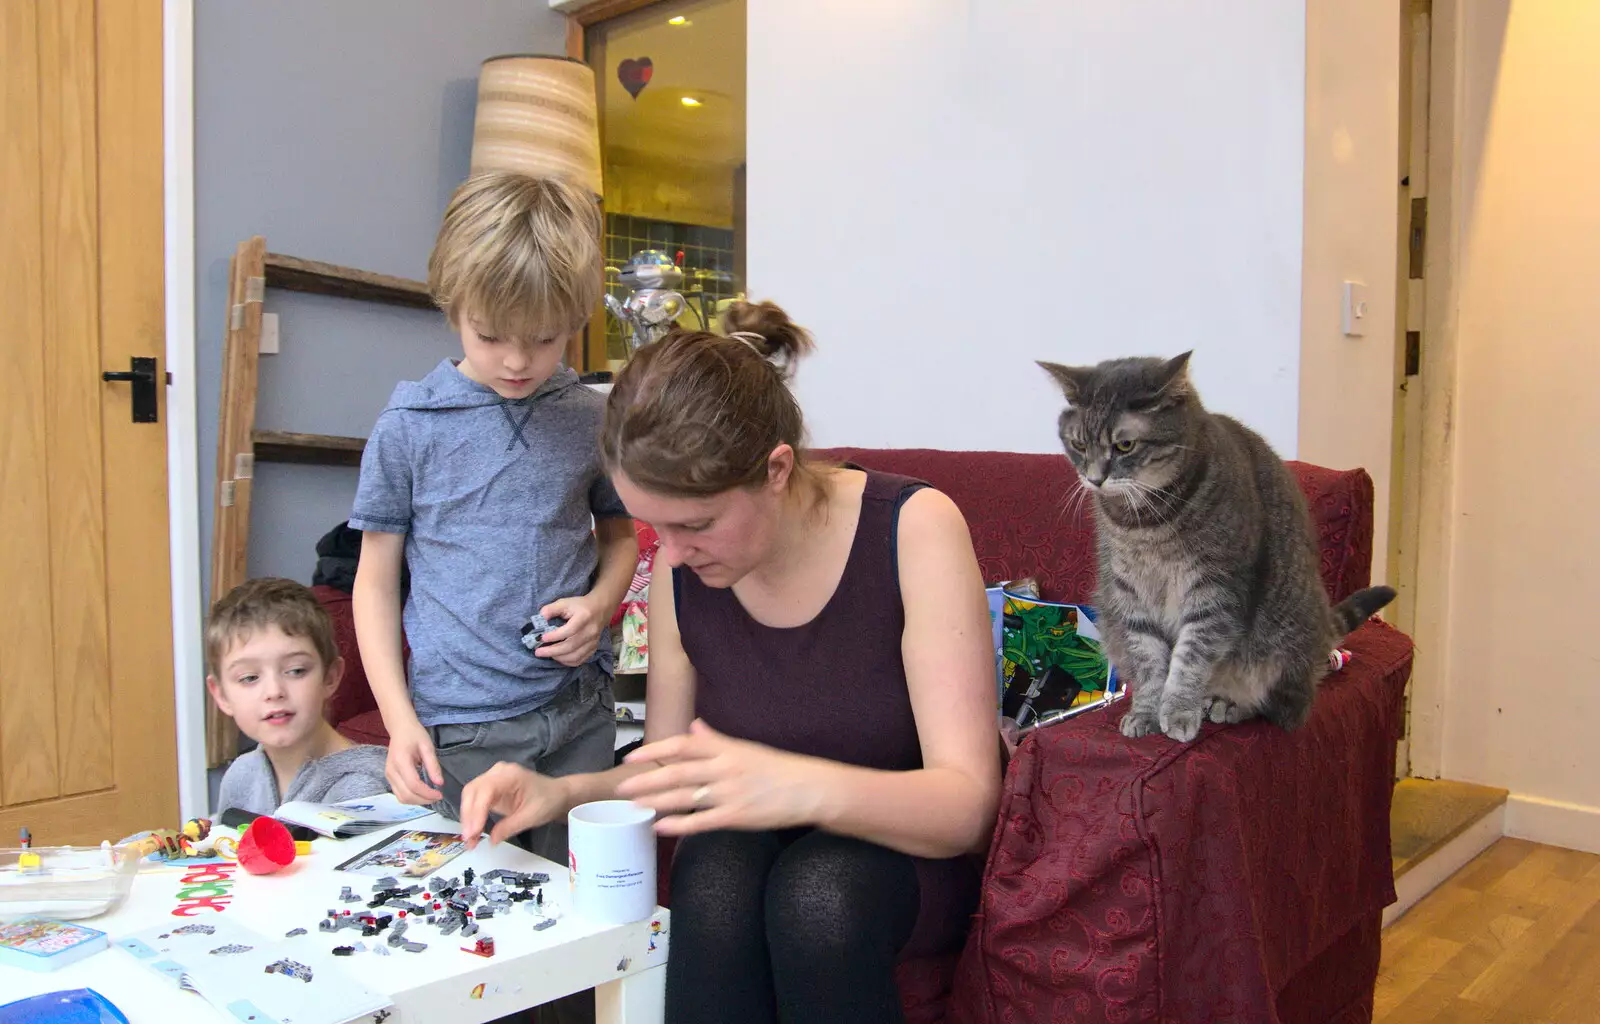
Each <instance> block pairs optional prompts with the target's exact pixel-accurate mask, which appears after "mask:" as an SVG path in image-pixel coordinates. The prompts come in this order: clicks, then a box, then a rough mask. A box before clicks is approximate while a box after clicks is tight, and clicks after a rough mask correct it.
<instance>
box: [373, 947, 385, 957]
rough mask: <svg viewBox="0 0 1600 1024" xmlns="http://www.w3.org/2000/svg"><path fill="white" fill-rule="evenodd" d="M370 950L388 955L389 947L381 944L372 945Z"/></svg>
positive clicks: (381, 954) (380, 954)
mask: <svg viewBox="0 0 1600 1024" xmlns="http://www.w3.org/2000/svg"><path fill="white" fill-rule="evenodd" d="M372 951H373V952H374V953H376V954H378V955H379V956H388V955H389V947H388V946H383V945H378V946H373V947H372Z"/></svg>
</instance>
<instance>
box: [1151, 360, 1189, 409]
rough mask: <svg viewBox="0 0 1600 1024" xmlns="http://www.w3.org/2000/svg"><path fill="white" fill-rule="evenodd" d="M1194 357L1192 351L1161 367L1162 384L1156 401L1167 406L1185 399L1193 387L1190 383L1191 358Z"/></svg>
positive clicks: (1157, 389) (1158, 389)
mask: <svg viewBox="0 0 1600 1024" xmlns="http://www.w3.org/2000/svg"><path fill="white" fill-rule="evenodd" d="M1192 355H1194V351H1193V350H1192V349H1191V350H1190V351H1188V352H1185V353H1183V354H1182V355H1176V356H1173V357H1172V358H1171V359H1168V360H1167V361H1166V363H1165V364H1164V365H1163V366H1162V367H1161V373H1160V375H1159V380H1160V383H1159V385H1158V386H1157V388H1156V400H1157V401H1158V402H1159V403H1160V404H1162V405H1167V404H1170V403H1172V402H1176V401H1177V400H1179V399H1181V398H1185V397H1187V396H1188V395H1189V393H1190V392H1191V391H1193V390H1194V388H1193V386H1192V385H1191V384H1190V383H1189V357H1190V356H1192Z"/></svg>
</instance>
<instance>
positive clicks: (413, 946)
mask: <svg viewBox="0 0 1600 1024" xmlns="http://www.w3.org/2000/svg"><path fill="white" fill-rule="evenodd" d="M401 948H403V949H404V950H405V951H406V952H407V953H420V952H422V951H423V950H425V949H427V948H428V944H427V943H426V942H407V943H405V944H404V945H403V946H402V947H401Z"/></svg>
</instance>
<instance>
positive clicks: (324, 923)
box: [317, 917, 339, 932]
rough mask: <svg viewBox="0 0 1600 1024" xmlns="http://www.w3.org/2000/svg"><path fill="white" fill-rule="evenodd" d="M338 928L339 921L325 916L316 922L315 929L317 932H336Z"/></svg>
mask: <svg viewBox="0 0 1600 1024" xmlns="http://www.w3.org/2000/svg"><path fill="white" fill-rule="evenodd" d="M338 930H339V921H338V919H337V918H333V917H325V918H323V919H322V920H320V921H318V922H317V931H319V932H336V931H338Z"/></svg>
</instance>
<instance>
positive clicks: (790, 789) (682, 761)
mask: <svg viewBox="0 0 1600 1024" xmlns="http://www.w3.org/2000/svg"><path fill="white" fill-rule="evenodd" d="M625 760H626V761H627V762H628V763H638V762H647V761H657V762H660V764H661V767H659V768H655V769H652V770H650V771H647V772H642V773H641V774H639V775H635V776H633V777H632V778H629V779H627V780H626V781H624V782H623V783H622V784H621V785H619V786H618V787H617V796H619V797H621V798H623V799H625V800H632V801H633V802H634V803H636V804H638V805H640V806H641V807H648V808H650V809H651V810H654V811H656V812H657V813H658V814H660V815H662V816H663V817H661V818H659V819H658V820H657V821H656V831H657V832H659V833H661V834H662V835H668V836H684V835H690V834H692V833H695V832H709V831H713V830H716V829H744V830H758V829H762V830H764V829H780V828H795V827H798V826H803V825H815V824H818V819H819V817H820V814H821V809H822V806H823V800H824V793H825V786H826V777H827V772H828V767H829V763H828V762H827V761H824V760H821V759H820V758H814V757H805V756H803V755H800V754H791V753H787V752H785V751H781V750H774V749H773V748H771V747H768V746H764V745H762V744H760V743H751V742H749V741H747V740H737V739H734V738H732V737H730V736H724V735H723V734H721V733H719V732H717V731H716V730H715V729H713V728H711V727H710V726H709V725H707V724H705V723H704V722H702V721H700V720H699V719H696V720H695V721H694V722H693V723H692V724H691V725H690V726H689V731H688V732H687V733H683V734H679V735H677V736H670V737H668V738H667V739H664V740H661V741H659V742H656V743H649V744H646V745H645V746H642V747H640V748H639V749H638V750H635V751H634V752H633V753H631V754H629V755H628V756H627V758H626V759H625ZM691 812H692V813H691Z"/></svg>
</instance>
